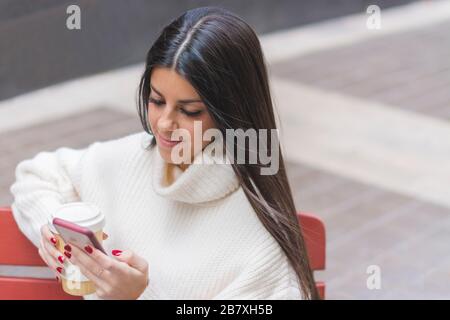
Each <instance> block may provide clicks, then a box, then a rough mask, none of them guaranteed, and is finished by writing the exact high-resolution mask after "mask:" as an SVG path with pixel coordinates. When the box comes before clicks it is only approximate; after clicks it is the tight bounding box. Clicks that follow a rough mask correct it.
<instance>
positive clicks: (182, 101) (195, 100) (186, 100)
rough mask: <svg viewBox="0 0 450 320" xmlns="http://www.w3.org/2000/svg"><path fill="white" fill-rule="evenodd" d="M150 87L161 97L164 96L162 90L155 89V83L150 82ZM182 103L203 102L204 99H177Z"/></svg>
mask: <svg viewBox="0 0 450 320" xmlns="http://www.w3.org/2000/svg"><path fill="white" fill-rule="evenodd" d="M150 87H151V88H152V90H154V91H155V92H156V93H157V94H158V95H160V96H161V97H164V96H163V95H162V94H161V92H159V91H158V90H157V89H155V87H154V86H153V85H151V84H150ZM177 102H178V103H180V104H189V103H197V102H202V103H203V101H202V100H200V99H182V100H178V101H177Z"/></svg>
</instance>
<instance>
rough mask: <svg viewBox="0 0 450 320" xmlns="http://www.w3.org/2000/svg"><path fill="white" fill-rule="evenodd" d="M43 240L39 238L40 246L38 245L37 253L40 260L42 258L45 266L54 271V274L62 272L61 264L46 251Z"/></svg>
mask: <svg viewBox="0 0 450 320" xmlns="http://www.w3.org/2000/svg"><path fill="white" fill-rule="evenodd" d="M44 241H45V240H43V238H41V240H40V244H41V246H40V247H39V250H38V253H39V255H40V257H41V258H42V260H44V262H45V263H46V264H47V266H48V267H49V268H50V269H51V270H52V271H53V272H54V273H55V275H58V274H60V273H62V271H63V265H62V264H61V263H60V262H59V261H58V260H57V259H55V258H54V257H53V256H52V255H51V254H50V253H49V252H48V251H47V249H46V248H45V242H44Z"/></svg>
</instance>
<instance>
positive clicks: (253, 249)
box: [10, 132, 301, 299]
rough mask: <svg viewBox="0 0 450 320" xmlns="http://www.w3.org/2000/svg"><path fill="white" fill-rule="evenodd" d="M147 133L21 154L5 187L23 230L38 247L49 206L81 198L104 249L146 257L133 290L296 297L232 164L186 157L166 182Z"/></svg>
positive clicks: (149, 294)
mask: <svg viewBox="0 0 450 320" xmlns="http://www.w3.org/2000/svg"><path fill="white" fill-rule="evenodd" d="M152 138H153V137H152V136H150V135H148V134H147V133H145V132H140V133H135V134H131V135H128V136H126V137H123V138H120V139H115V140H109V141H104V142H95V143H93V144H91V145H89V146H88V147H87V148H85V149H81V150H78V149H71V148H59V149H57V150H55V151H54V152H40V153H38V154H37V155H36V156H35V157H34V158H32V159H28V160H24V161H22V162H21V163H19V165H18V166H17V169H16V181H15V182H14V184H13V185H12V186H11V189H10V190H11V192H12V194H13V195H14V203H13V204H12V209H13V214H14V217H15V219H16V221H17V223H18V225H19V227H20V229H21V231H22V232H23V233H24V234H25V235H26V236H27V237H28V238H29V239H30V240H31V241H32V242H33V243H34V244H35V245H36V246H38V244H39V238H40V233H39V229H40V227H41V226H42V225H43V224H45V223H46V221H47V216H48V215H49V214H50V213H51V212H52V211H54V210H55V209H56V208H57V207H58V206H60V205H61V204H63V203H68V202H73V201H84V202H89V203H93V204H95V205H97V206H98V207H99V208H100V210H102V211H103V212H104V214H105V216H106V227H105V232H106V233H107V234H108V235H109V239H108V240H106V241H105V248H106V249H107V250H112V249H121V250H127V249H128V250H133V251H134V252H135V253H136V254H138V255H140V256H141V257H143V258H145V259H146V260H147V262H148V263H149V278H150V281H149V285H148V287H147V289H146V290H145V291H144V293H143V294H142V295H141V297H140V298H139V299H301V293H300V292H301V291H300V289H299V286H298V284H297V280H296V275H295V272H294V271H293V269H292V268H291V266H290V265H289V263H288V260H287V257H286V255H285V254H284V253H283V251H282V250H281V247H280V246H279V244H278V243H277V242H276V240H275V239H274V238H273V237H272V236H271V235H270V233H269V232H268V231H267V230H266V229H265V228H264V226H263V225H262V223H261V222H260V221H259V220H258V217H257V216H256V213H255V211H254V210H253V208H252V207H251V205H250V203H249V201H248V200H247V198H246V196H245V194H244V192H243V190H242V187H240V186H239V182H238V180H237V177H236V175H235V173H234V172H233V170H232V168H231V165H229V164H218V163H215V164H192V165H190V166H189V167H188V168H187V169H186V171H184V172H181V171H179V172H178V174H177V176H176V177H175V181H174V182H173V183H172V184H170V185H167V183H166V182H165V179H164V176H165V175H164V172H165V169H166V167H167V164H166V163H165V162H164V160H163V159H162V158H161V156H160V154H159V151H158V149H157V147H148V144H149V142H150V140H151V139H152ZM197 157H198V156H197ZM84 298H85V299H98V297H97V296H96V295H95V294H92V295H89V296H85V297H84Z"/></svg>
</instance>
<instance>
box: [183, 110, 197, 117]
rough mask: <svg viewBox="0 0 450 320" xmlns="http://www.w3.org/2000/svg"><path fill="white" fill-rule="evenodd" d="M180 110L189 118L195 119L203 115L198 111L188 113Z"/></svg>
mask: <svg viewBox="0 0 450 320" xmlns="http://www.w3.org/2000/svg"><path fill="white" fill-rule="evenodd" d="M180 110H181V112H183V113H184V114H185V115H187V116H189V117H195V116H198V115H200V114H201V113H202V110H198V111H186V110H184V109H180Z"/></svg>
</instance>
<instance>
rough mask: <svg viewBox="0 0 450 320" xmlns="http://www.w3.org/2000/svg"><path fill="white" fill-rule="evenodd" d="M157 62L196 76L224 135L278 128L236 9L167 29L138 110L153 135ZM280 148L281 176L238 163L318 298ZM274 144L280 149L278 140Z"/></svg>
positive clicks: (185, 19) (211, 10) (306, 287)
mask: <svg viewBox="0 0 450 320" xmlns="http://www.w3.org/2000/svg"><path fill="white" fill-rule="evenodd" d="M155 67H167V68H172V69H174V70H176V71H177V73H178V74H180V75H181V76H183V77H184V78H185V79H186V80H187V81H189V83H190V84H191V85H192V86H193V87H194V89H195V90H196V91H197V93H198V94H199V96H200V97H201V99H202V100H203V102H204V103H205V105H206V106H207V109H208V112H209V113H210V115H211V117H212V119H213V120H214V122H215V125H216V128H217V129H219V130H220V131H221V132H222V134H223V136H224V137H225V133H226V129H238V128H241V129H243V130H246V129H249V128H253V129H255V130H258V129H268V130H270V129H276V123H275V116H274V110H273V104H272V98H271V95H270V90H269V81H268V76H267V70H266V66H265V62H264V57H263V53H262V50H261V46H260V43H259V40H258V37H257V35H256V34H255V32H254V31H253V30H252V28H251V27H250V26H249V25H248V24H247V23H246V22H244V21H243V20H242V19H241V18H239V17H238V16H236V15H235V14H233V13H231V12H229V11H227V10H225V9H222V8H216V7H203V8H197V9H192V10H189V11H187V12H185V13H184V14H182V15H181V16H180V17H178V18H177V19H175V20H174V21H172V22H171V23H170V24H169V25H167V26H166V27H165V28H164V29H163V31H162V32H161V34H160V36H159V37H158V39H157V40H156V41H155V43H154V44H153V46H152V47H151V48H150V50H149V52H148V54H147V60H146V67H145V71H144V73H143V75H142V78H141V81H140V84H139V96H138V112H139V116H140V119H141V122H142V126H143V127H144V130H145V131H147V132H148V133H150V134H152V132H151V128H150V127H149V124H148V118H147V107H148V102H149V96H150V92H151V88H150V76H151V72H152V70H153V68H155ZM154 143H155V139H153V144H154ZM226 147H227V148H230V146H228V145H227V146H226ZM234 147H235V146H234V145H233V148H234ZM277 148H278V151H279V159H278V161H279V170H278V172H277V173H276V174H273V175H261V174H260V171H259V169H260V167H261V164H259V163H258V164H256V165H249V164H245V165H242V164H237V161H234V163H233V164H232V166H233V169H234V171H235V173H236V175H237V177H238V179H239V181H240V185H241V186H242V188H243V190H244V192H245V194H246V196H247V198H248V200H249V202H250V204H251V205H252V207H253V208H254V210H255V212H256V214H257V215H258V218H259V220H260V221H261V222H262V224H263V225H264V226H265V228H266V229H267V230H268V231H269V232H270V234H271V235H272V236H273V237H274V238H275V239H276V240H277V242H278V243H279V244H280V246H281V248H282V249H283V251H284V252H285V254H286V256H287V257H288V259H289V262H290V263H291V265H292V267H293V269H294V270H295V272H296V274H297V276H298V281H299V285H300V288H301V289H302V294H303V297H304V298H306V299H317V298H319V296H318V293H317V290H316V287H315V283H314V277H313V274H312V270H311V268H310V265H309V261H308V256H307V252H306V247H305V242H304V239H303V235H302V233H301V230H300V227H299V224H298V220H297V216H296V208H295V205H294V201H293V198H292V193H291V189H290V186H289V182H288V178H287V175H286V171H285V166H284V161H283V157H282V154H281V150H280V149H279V146H278V147H277ZM268 150H272V149H271V141H269V142H268ZM233 154H236V153H233Z"/></svg>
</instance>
